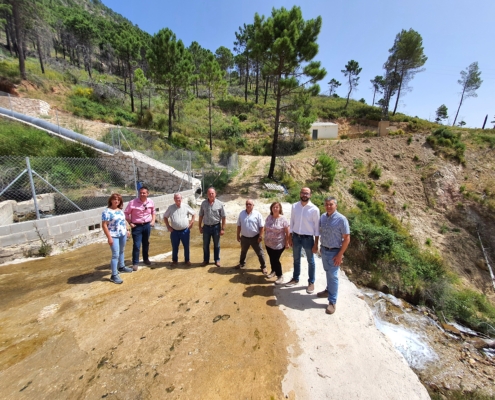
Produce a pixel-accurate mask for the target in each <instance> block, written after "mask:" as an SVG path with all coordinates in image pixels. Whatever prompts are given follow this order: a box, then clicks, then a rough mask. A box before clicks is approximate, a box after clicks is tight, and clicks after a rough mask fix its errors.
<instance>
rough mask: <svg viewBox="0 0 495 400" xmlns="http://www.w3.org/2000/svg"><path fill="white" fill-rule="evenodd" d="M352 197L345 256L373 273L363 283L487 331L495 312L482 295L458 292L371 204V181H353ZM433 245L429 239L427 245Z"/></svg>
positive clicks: (434, 260) (437, 264) (434, 258)
mask: <svg viewBox="0 0 495 400" xmlns="http://www.w3.org/2000/svg"><path fill="white" fill-rule="evenodd" d="M350 192H351V194H352V195H353V196H354V197H355V198H356V199H357V200H358V209H354V210H351V211H350V212H349V213H348V215H347V217H348V218H349V222H350V225H351V236H352V238H353V243H354V245H353V246H351V247H349V250H348V252H347V254H348V256H349V259H350V261H351V263H352V264H354V265H356V266H359V267H358V268H362V269H364V270H367V271H369V272H370V273H371V279H370V281H369V282H367V284H371V285H373V284H374V285H375V286H376V287H377V289H381V284H385V285H387V286H388V288H390V290H391V291H392V293H394V294H396V295H398V296H400V297H403V298H405V299H407V300H409V301H411V302H413V303H415V304H418V303H426V304H428V305H430V306H434V307H435V309H437V310H441V311H443V312H444V314H445V316H446V317H447V318H451V319H455V320H457V321H459V322H461V323H464V324H466V325H468V326H470V327H473V328H474V329H477V330H480V331H482V332H488V331H489V330H490V329H491V328H490V327H489V325H488V324H490V325H492V326H493V324H494V323H495V307H493V306H492V305H491V304H490V303H489V302H488V300H487V299H486V297H485V296H483V295H481V294H478V293H475V292H472V291H468V290H465V289H457V288H456V287H455V286H454V285H453V282H452V278H450V277H449V275H448V274H447V269H446V267H445V265H444V262H443V260H442V259H441V258H440V256H438V255H437V254H435V253H432V252H431V251H423V250H421V249H420V248H419V246H418V244H417V243H416V242H415V241H414V240H413V238H412V237H411V236H410V234H409V233H408V231H407V230H406V229H405V228H404V227H403V226H402V224H401V223H400V222H399V221H398V220H397V219H396V218H395V217H393V216H392V215H390V214H389V213H388V212H387V211H386V209H385V206H384V204H383V203H380V202H378V201H375V200H374V195H375V190H374V185H373V184H372V182H368V183H365V182H362V181H357V180H355V181H353V183H352V186H351V188H350ZM426 244H427V245H428V246H429V245H431V239H427V240H426Z"/></svg>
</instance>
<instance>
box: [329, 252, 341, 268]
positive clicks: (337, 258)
mask: <svg viewBox="0 0 495 400" xmlns="http://www.w3.org/2000/svg"><path fill="white" fill-rule="evenodd" d="M343 258H344V256H343V255H341V254H337V255H336V256H335V257H333V259H332V260H333V265H335V266H336V267H340V264H342V259H343Z"/></svg>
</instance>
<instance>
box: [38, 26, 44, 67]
mask: <svg viewBox="0 0 495 400" xmlns="http://www.w3.org/2000/svg"><path fill="white" fill-rule="evenodd" d="M36 45H37V47H38V58H39V59H40V67H41V73H42V74H44V73H45V67H44V66H43V55H42V54H41V44H40V36H39V33H38V32H36Z"/></svg>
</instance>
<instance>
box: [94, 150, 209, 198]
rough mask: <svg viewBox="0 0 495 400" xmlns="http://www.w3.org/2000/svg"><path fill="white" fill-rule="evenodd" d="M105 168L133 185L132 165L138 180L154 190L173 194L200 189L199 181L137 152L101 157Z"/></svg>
mask: <svg viewBox="0 0 495 400" xmlns="http://www.w3.org/2000/svg"><path fill="white" fill-rule="evenodd" d="M133 156H134V163H133ZM101 158H102V159H103V160H104V163H105V164H106V166H107V168H108V169H109V170H112V171H116V172H117V173H119V174H120V177H121V178H122V179H123V180H124V181H125V183H127V184H129V185H131V186H133V185H134V165H135V166H136V168H137V169H138V172H139V175H138V176H139V180H141V181H143V182H144V184H145V185H146V184H149V185H150V186H152V187H153V188H154V189H155V190H160V191H165V192H167V193H175V192H178V191H180V190H188V189H194V190H196V189H197V188H199V187H201V181H200V180H199V179H196V178H190V177H189V176H188V175H187V174H184V173H183V172H180V171H177V170H176V169H175V168H173V167H170V166H168V165H165V164H162V163H161V162H159V161H156V160H154V159H153V158H151V157H148V156H146V155H144V154H142V153H139V152H136V151H135V152H133V153H131V152H119V153H116V154H113V155H102V157H101Z"/></svg>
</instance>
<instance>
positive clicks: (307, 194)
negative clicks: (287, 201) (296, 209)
mask: <svg viewBox="0 0 495 400" xmlns="http://www.w3.org/2000/svg"><path fill="white" fill-rule="evenodd" d="M299 198H300V199H301V202H303V203H307V202H308V201H309V199H310V198H311V189H309V188H302V189H301V192H300V193H299Z"/></svg>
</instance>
